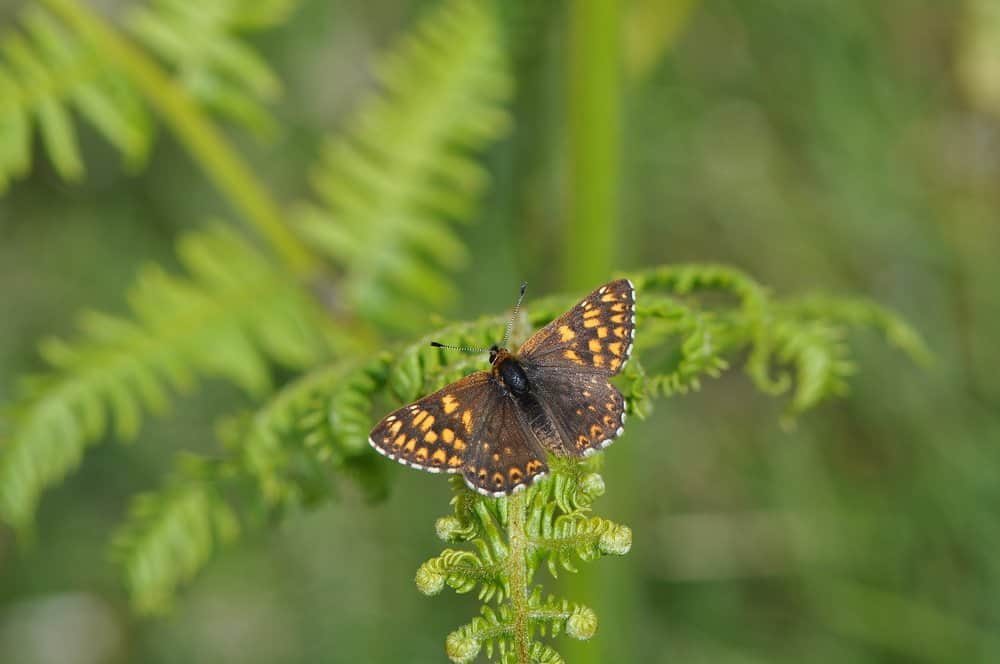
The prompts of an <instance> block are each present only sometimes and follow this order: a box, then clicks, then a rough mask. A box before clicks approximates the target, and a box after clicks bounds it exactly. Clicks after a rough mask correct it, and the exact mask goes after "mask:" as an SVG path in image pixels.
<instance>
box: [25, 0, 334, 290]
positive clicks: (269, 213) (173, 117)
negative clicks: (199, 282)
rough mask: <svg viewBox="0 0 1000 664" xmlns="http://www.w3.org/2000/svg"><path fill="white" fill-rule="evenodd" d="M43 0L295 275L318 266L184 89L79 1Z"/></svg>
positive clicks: (264, 189) (309, 273) (304, 274)
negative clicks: (115, 69) (146, 106)
mask: <svg viewBox="0 0 1000 664" xmlns="http://www.w3.org/2000/svg"><path fill="white" fill-rule="evenodd" d="M43 2H45V4H46V5H48V6H49V8H51V9H52V11H53V12H55V13H56V14H58V15H59V16H60V17H61V18H62V19H63V20H64V21H66V22H67V23H68V24H70V25H72V26H74V27H75V28H76V29H77V30H78V31H79V32H80V33H81V34H84V35H87V36H88V37H89V38H90V40H91V42H92V43H93V44H94V46H95V48H97V49H99V50H101V51H102V52H103V53H104V55H105V56H106V57H107V58H108V59H109V60H110V61H111V62H114V63H116V64H117V65H118V66H119V67H121V69H122V71H123V72H124V73H125V75H126V76H127V77H128V79H129V80H130V81H131V82H132V83H133V84H134V85H135V86H136V87H137V88H138V89H139V90H141V91H142V93H143V94H144V95H145V97H146V99H147V100H148V101H149V103H150V104H151V105H152V106H153V107H154V108H155V109H156V110H157V111H158V112H159V113H160V115H161V117H162V118H163V121H164V122H165V123H166V124H167V126H169V127H170V128H171V129H172V130H173V131H174V133H175V134H176V135H177V138H178V139H179V140H180V141H181V143H182V144H183V145H184V146H185V147H186V148H187V149H188V151H189V152H190V153H191V155H192V156H193V157H194V159H195V161H196V162H198V163H199V164H200V165H201V167H202V168H203V169H204V171H205V173H206V174H207V175H208V176H209V178H210V179H211V180H212V182H214V183H215V185H216V186H217V187H218V188H219V190H220V191H221V192H222V193H223V194H224V195H225V196H226V198H228V199H229V202H230V204H231V205H232V206H233V207H235V208H236V209H237V210H238V211H239V212H241V213H242V215H243V216H244V218H245V219H246V220H247V221H248V222H249V223H250V224H251V225H252V226H253V227H254V228H255V229H256V230H257V232H259V233H260V235H262V236H263V237H264V238H265V239H266V240H267V241H268V242H269V243H270V245H271V247H272V248H273V249H274V251H275V253H276V254H277V255H278V256H280V257H281V259H282V260H283V261H284V262H285V263H286V264H287V266H288V267H289V268H290V269H291V271H292V272H293V273H294V274H296V275H297V276H300V277H304V278H308V277H311V276H312V275H313V273H314V271H315V270H316V269H317V265H318V261H317V259H316V257H315V256H313V254H312V253H311V252H310V251H309V250H308V249H307V248H306V247H305V246H304V245H303V244H301V243H300V242H299V241H298V240H297V239H296V238H295V236H294V235H292V234H291V233H290V232H289V231H288V229H287V228H285V226H284V223H283V222H282V215H281V211H280V207H279V206H278V204H277V202H275V200H274V199H273V198H272V197H271V194H270V192H269V191H268V190H267V187H265V186H264V184H263V183H262V182H260V181H259V180H258V179H257V178H256V177H255V176H254V174H253V172H252V171H251V170H250V169H249V168H248V167H247V165H246V163H244V161H243V160H242V159H241V158H240V157H239V155H238V154H237V152H236V151H235V150H234V149H233V148H232V147H231V146H230V145H229V144H228V143H227V142H226V141H225V139H224V138H223V137H222V134H221V133H220V132H219V130H218V129H217V128H216V127H215V126H214V125H213V124H212V122H211V121H209V119H208V118H206V117H205V115H204V114H203V113H202V112H201V111H200V110H199V109H198V106H197V104H195V102H194V100H193V99H192V98H191V96H190V95H189V94H188V93H187V91H186V90H184V88H182V87H181V86H180V85H178V84H177V83H176V82H174V80H173V79H172V78H171V77H170V76H169V75H168V74H167V72H166V71H164V69H163V68H162V67H160V66H159V65H158V64H157V63H156V62H155V61H154V60H153V59H151V58H149V57H148V56H147V55H146V54H145V52H144V51H143V50H142V49H141V48H138V47H136V46H135V45H133V44H132V43H131V42H130V41H129V40H128V39H127V38H126V37H125V36H123V35H122V34H121V33H119V32H118V31H117V30H115V29H114V28H112V27H111V26H109V25H108V24H107V23H106V22H105V21H104V20H103V19H101V18H100V17H98V16H96V15H95V14H93V13H92V12H91V11H90V10H89V9H87V8H85V7H84V6H82V5H81V4H79V3H78V2H75V1H74V0H43Z"/></svg>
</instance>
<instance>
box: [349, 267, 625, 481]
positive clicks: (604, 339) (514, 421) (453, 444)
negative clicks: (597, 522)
mask: <svg viewBox="0 0 1000 664" xmlns="http://www.w3.org/2000/svg"><path fill="white" fill-rule="evenodd" d="M524 289H525V287H524V286H523V285H522V287H521V297H522V298H523V297H524ZM520 303H521V300H520V299H518V306H520ZM516 311H517V308H516V307H515V315H516ZM511 323H513V319H512V321H511ZM510 330H511V324H508V325H507V334H506V335H505V336H504V340H503V342H501V344H500V345H499V346H493V347H492V348H490V349H489V352H490V365H491V369H490V370H489V371H477V372H476V373H473V374H470V375H468V376H466V377H465V378H462V379H461V380H459V381H457V382H455V383H452V384H451V385H448V386H447V387H445V388H444V389H442V390H438V391H437V392H434V393H433V394H430V395H428V396H425V397H424V398H422V399H420V400H418V401H415V402H414V403H412V404H410V405H408V406H403V407H402V408H400V409H398V410H395V411H393V412H392V413H390V414H389V415H388V416H386V418H385V419H383V420H382V421H381V422H379V423H378V425H376V427H375V428H374V429H372V432H371V435H370V436H369V438H368V442H369V443H371V445H372V447H374V448H375V449H376V450H378V451H379V452H380V453H382V454H384V455H385V456H387V457H389V458H390V459H395V460H396V461H398V462H399V463H401V464H403V465H406V466H412V467H413V468H419V469H421V470H427V471H430V472H432V473H438V472H446V473H462V475H463V477H464V478H465V482H466V484H468V485H469V486H470V487H471V488H473V489H475V490H476V491H478V492H479V493H481V494H483V495H486V496H496V497H499V496H504V495H508V494H510V493H513V492H514V491H518V490H519V489H524V488H525V487H526V486H528V485H529V484H531V483H532V482H533V481H534V480H536V479H538V478H540V477H543V476H544V475H545V474H546V473H547V472H548V469H549V467H548V464H547V463H546V461H545V459H546V455H545V453H546V451H548V452H551V453H553V454H558V455H563V456H574V457H582V456H589V455H590V454H593V453H595V452H597V451H598V450H601V449H603V448H605V447H607V446H608V445H610V444H611V441H612V440H614V439H615V438H616V437H617V436H619V435H621V432H622V426H623V425H624V424H625V403H624V400H623V399H622V395H621V393H620V392H619V391H618V390H617V389H616V388H615V386H614V385H612V384H611V383H609V382H608V378H609V377H610V376H614V375H615V374H617V373H618V372H619V371H621V369H622V367H623V366H625V363H626V362H628V359H629V356H630V354H631V352H632V342H633V340H634V338H635V288H634V287H633V285H632V282H631V281H629V280H627V279H619V280H617V281H612V282H611V283H608V284H605V285H604V286H601V287H600V288H598V289H597V290H595V291H594V292H593V293H591V294H590V295H588V296H587V297H585V298H584V299H583V300H582V301H581V302H580V303H579V304H577V305H576V306H574V307H573V308H572V309H570V310H569V311H567V312H566V313H564V314H563V315H562V316H560V317H559V318H557V319H555V320H554V321H552V322H551V323H549V324H548V325H546V326H545V327H543V328H542V329H541V330H539V331H538V332H536V333H535V334H534V335H532V336H531V338H530V339H528V340H527V341H526V342H525V343H524V345H523V346H521V348H520V349H519V350H518V351H517V354H514V353H511V352H509V351H508V350H507V349H506V348H504V347H503V346H504V345H505V344H506V342H507V338H508V337H509V336H510ZM432 345H434V346H438V347H444V346H442V344H438V343H433V344H432ZM484 350H485V349H484Z"/></svg>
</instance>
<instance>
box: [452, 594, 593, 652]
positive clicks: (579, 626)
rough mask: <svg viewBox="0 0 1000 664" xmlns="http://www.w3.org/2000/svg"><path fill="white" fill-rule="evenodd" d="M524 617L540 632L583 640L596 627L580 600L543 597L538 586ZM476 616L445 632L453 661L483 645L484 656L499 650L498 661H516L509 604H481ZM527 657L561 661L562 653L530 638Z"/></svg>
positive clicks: (512, 618) (514, 624)
mask: <svg viewBox="0 0 1000 664" xmlns="http://www.w3.org/2000/svg"><path fill="white" fill-rule="evenodd" d="M527 609H528V611H527V617H528V620H530V624H531V632H532V633H534V632H536V631H537V632H538V633H540V634H541V635H542V636H545V635H546V634H549V635H551V636H558V635H559V633H560V632H563V631H565V632H566V634H567V635H568V636H571V637H573V638H575V639H580V640H586V639H589V638H590V637H592V636H593V635H594V633H595V632H596V631H597V616H596V615H595V614H594V612H593V610H592V609H590V608H588V607H586V606H583V605H581V604H575V603H572V602H568V601H566V600H557V599H556V598H555V597H553V596H551V595H550V596H549V597H547V598H543V597H542V591H541V588H535V589H534V590H533V591H532V592H531V594H530V595H529V597H528V601H527ZM480 614H481V615H479V616H476V617H475V618H473V619H472V621H471V622H470V623H469V624H467V625H463V626H462V627H460V628H458V629H457V630H455V631H454V632H452V633H451V634H449V635H448V638H447V640H446V641H445V652H446V653H447V654H448V657H449V658H450V659H451V661H453V662H471V661H472V660H474V659H475V658H476V656H477V655H478V654H479V652H480V651H481V650H482V649H483V648H484V647H485V649H486V656H487V657H489V658H492V657H493V654H494V651H497V654H499V657H500V661H501V662H518V661H521V660H519V659H517V655H516V654H515V652H514V648H515V644H514V637H513V635H514V632H515V630H516V629H517V626H516V620H517V618H516V617H515V614H514V612H513V610H512V609H511V607H510V605H509V604H504V605H501V606H500V607H499V608H497V609H493V608H491V607H489V606H484V607H482V609H480ZM527 654H528V661H530V662H535V663H537V664H543V663H549V664H552V663H555V662H562V661H563V659H562V657H561V656H560V655H559V654H558V653H557V652H556V651H554V650H553V649H552V648H550V647H549V646H547V645H545V644H543V643H540V642H538V641H532V642H531V643H530V645H529V647H528V652H527Z"/></svg>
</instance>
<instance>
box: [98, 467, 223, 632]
mask: <svg viewBox="0 0 1000 664" xmlns="http://www.w3.org/2000/svg"><path fill="white" fill-rule="evenodd" d="M221 470H222V465H221V464H219V463H213V462H209V461H206V460H203V459H199V458H197V457H192V456H186V457H184V458H182V459H181V463H180V470H179V471H178V472H177V473H175V475H174V476H173V477H172V478H171V479H170V482H169V485H168V487H167V488H166V489H164V490H162V491H161V492H159V493H153V494H145V495H142V496H139V497H138V498H136V499H135V500H134V501H133V503H132V508H131V510H130V514H129V525H128V526H127V527H125V528H122V529H121V530H120V531H119V533H118V535H117V536H116V537H115V540H114V542H113V550H114V555H115V558H116V559H118V560H119V562H120V563H121V564H122V566H123V567H124V569H125V579H126V584H127V586H128V588H129V590H130V591H131V593H132V599H133V603H134V606H135V608H136V610H137V611H140V612H142V613H151V612H159V611H164V610H166V609H167V608H168V607H169V606H170V604H171V602H172V600H173V597H174V595H175V593H176V589H177V586H178V585H179V584H180V583H181V582H183V581H185V580H187V579H189V578H190V577H191V576H193V575H194V574H195V572H197V571H198V570H200V569H201V568H202V567H203V566H204V565H205V563H206V562H207V561H208V559H209V558H210V557H211V555H212V552H213V551H214V550H215V547H216V546H217V544H219V543H222V542H227V541H230V540H232V539H234V538H235V537H236V535H237V534H238V533H239V530H240V524H239V520H238V517H237V515H236V513H235V511H234V510H233V508H232V507H231V506H230V505H229V503H228V502H226V500H225V498H224V497H223V496H222V495H221V493H220V492H219V491H218V488H217V486H216V482H218V480H219V475H220V471H221Z"/></svg>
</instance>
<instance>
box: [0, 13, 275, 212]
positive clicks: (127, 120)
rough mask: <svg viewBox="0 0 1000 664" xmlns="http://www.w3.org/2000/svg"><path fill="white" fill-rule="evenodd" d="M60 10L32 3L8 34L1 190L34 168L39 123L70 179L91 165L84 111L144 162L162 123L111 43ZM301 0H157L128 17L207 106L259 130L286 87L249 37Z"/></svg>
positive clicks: (2, 85)
mask: <svg viewBox="0 0 1000 664" xmlns="http://www.w3.org/2000/svg"><path fill="white" fill-rule="evenodd" d="M64 1H65V0H50V1H49V3H48V4H50V5H51V6H52V11H50V10H47V9H43V8H42V7H41V5H40V4H39V5H35V4H30V5H28V7H27V8H26V9H25V10H24V12H23V13H22V15H21V18H20V21H19V26H18V27H14V28H10V29H8V30H6V31H4V33H3V34H2V35H0V193H3V192H4V191H5V190H6V188H7V186H8V185H9V183H10V181H11V180H12V179H14V178H18V177H23V176H25V175H27V173H28V172H29V171H30V170H31V166H32V164H31V141H32V133H33V132H34V131H35V130H37V132H38V134H39V137H40V138H41V142H42V145H43V146H44V148H45V153H46V154H47V156H48V158H49V160H50V161H51V162H52V164H53V166H54V167H55V170H56V171H57V172H58V173H59V175H60V176H62V177H63V178H65V179H66V180H70V181H73V180H78V179H80V178H81V177H83V174H84V170H85V167H84V162H83V157H82V156H81V154H80V148H79V141H78V138H77V129H76V126H75V120H74V115H77V114H78V115H79V116H80V117H81V118H82V119H83V120H84V121H85V122H86V123H87V124H89V125H91V126H92V127H93V128H94V129H95V130H96V131H97V132H98V133H99V134H101V136H103V137H104V139H105V140H107V141H108V142H109V143H110V144H111V145H112V146H113V147H114V148H115V149H116V150H117V151H118V152H120V153H121V155H122V157H123V159H124V160H125V163H126V166H128V167H129V168H132V169H135V168H138V167H141V166H142V165H143V163H144V162H145V159H146V157H147V155H148V153H149V149H150V146H151V144H152V141H153V138H154V134H155V126H154V123H153V121H152V118H151V115H150V112H149V110H148V109H147V103H146V100H145V99H144V97H143V95H142V93H141V92H140V91H139V89H138V88H137V87H136V86H135V85H134V84H133V82H132V81H131V80H130V79H129V78H128V76H127V75H126V74H125V72H124V70H123V68H122V67H121V63H120V62H115V61H114V59H113V58H112V57H110V55H109V53H108V52H107V51H106V49H104V48H103V45H102V43H100V42H99V41H94V40H93V39H92V38H91V37H90V36H88V35H85V34H83V33H81V32H80V31H79V30H77V29H75V28H74V27H73V25H72V24H71V23H67V22H66V21H64V20H63V18H60V16H61V12H60V11H58V10H59V9H60V8H61V5H62V4H63V2H64ZM292 5H293V0H266V1H261V2H256V3H244V2H236V1H234V0H204V1H202V2H198V3H197V4H195V3H190V2H183V1H182V0H151V4H150V5H149V6H146V7H138V8H134V9H133V10H132V11H131V13H130V19H129V22H128V27H130V28H131V30H132V32H133V33H134V35H135V36H136V37H137V38H138V39H139V40H141V41H142V42H143V43H145V44H146V45H148V46H149V48H151V49H152V50H154V51H156V52H157V53H158V54H159V55H160V56H161V57H162V58H163V59H164V60H166V61H167V62H169V63H170V64H171V65H173V66H174V67H175V68H176V74H175V75H176V78H177V80H178V82H179V84H180V85H182V86H183V87H185V88H187V89H188V91H189V92H191V94H192V96H193V97H194V98H195V99H196V100H197V101H198V102H199V103H200V104H201V105H202V106H203V107H204V108H206V109H207V110H210V111H213V112H214V113H216V114H217V115H220V116H222V117H225V118H229V119H232V120H234V121H236V122H238V123H239V124H241V125H243V126H244V127H246V128H247V129H249V130H251V131H253V132H254V133H256V134H258V135H261V136H266V135H268V134H271V133H273V132H274V130H275V123H274V120H273V119H272V118H271V116H270V114H269V113H268V111H267V110H266V107H265V106H264V104H265V103H267V102H269V101H272V100H273V99H274V98H275V97H276V96H277V95H278V94H279V93H280V90H281V86H280V82H279V81H278V79H277V77H276V76H275V74H274V73H273V72H272V71H271V69H270V68H269V67H268V65H267V63H266V62H265V61H264V60H263V59H261V58H260V56H258V55H257V54H256V52H255V51H254V50H253V49H252V48H251V47H250V46H249V45H248V44H247V43H246V42H245V41H243V40H242V34H243V33H246V32H251V31H256V30H261V29H265V28H271V27H273V26H275V25H277V24H278V23H280V22H281V21H282V20H284V18H285V17H286V16H287V15H288V13H289V10H290V9H291V7H292Z"/></svg>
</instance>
